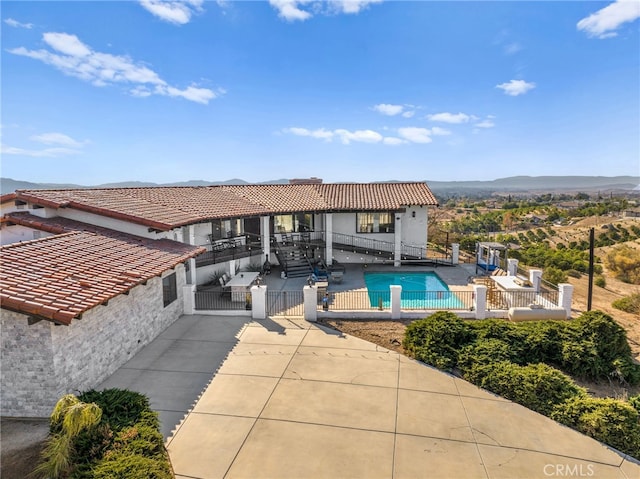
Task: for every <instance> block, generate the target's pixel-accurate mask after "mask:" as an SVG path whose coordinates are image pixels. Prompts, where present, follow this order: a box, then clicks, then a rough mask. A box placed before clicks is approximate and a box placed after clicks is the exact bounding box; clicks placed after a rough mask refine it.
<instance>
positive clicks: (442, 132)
mask: <svg viewBox="0 0 640 479" xmlns="http://www.w3.org/2000/svg"><path fill="white" fill-rule="evenodd" d="M431 134H432V135H436V136H447V135H450V134H451V132H450V131H449V130H447V129H445V128H440V127H439V126H434V127H433V128H431Z"/></svg>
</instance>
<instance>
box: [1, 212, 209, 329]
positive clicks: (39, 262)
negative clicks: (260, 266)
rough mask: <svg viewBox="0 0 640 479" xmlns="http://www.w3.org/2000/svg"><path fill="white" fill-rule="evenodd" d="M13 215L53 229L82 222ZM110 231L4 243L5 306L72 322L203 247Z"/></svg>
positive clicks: (66, 234) (84, 232) (2, 260)
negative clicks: (85, 312)
mask: <svg viewBox="0 0 640 479" xmlns="http://www.w3.org/2000/svg"><path fill="white" fill-rule="evenodd" d="M14 220H17V221H21V222H22V223H20V224H27V225H29V226H32V227H37V226H38V225H37V223H40V225H39V226H41V228H40V229H45V230H48V231H51V232H56V231H57V230H64V229H65V228H68V227H71V224H72V223H77V222H72V221H71V220H64V219H61V218H52V219H42V218H37V217H33V216H32V215H28V214H27V215H25V214H23V213H14V214H12V215H11V221H14ZM65 223H66V224H65ZM81 224H82V223H81ZM86 226H87V228H88V229H94V230H95V231H100V230H103V229H102V228H96V227H91V226H89V225H86ZM106 231H107V232H108V233H106V234H105V233H100V232H92V231H71V232H68V233H62V234H58V235H56V236H50V237H48V238H43V239H39V240H34V241H26V242H21V243H14V244H11V245H6V246H2V247H0V306H1V307H2V308H5V309H9V310H12V311H18V312H21V313H24V314H28V315H35V316H37V317H40V318H44V319H49V320H53V321H56V322H59V323H62V324H69V323H70V322H71V320H72V319H74V318H77V317H79V316H80V315H81V314H82V313H83V312H84V311H87V310H89V309H91V308H94V307H96V306H98V305H100V304H103V303H105V302H106V301H108V300H110V299H111V298H114V297H116V296H118V295H120V294H123V293H126V292H127V291H129V290H130V289H132V288H133V287H135V286H137V285H139V284H142V283H144V282H145V281H147V280H148V279H151V278H153V277H155V276H159V275H160V274H162V273H163V272H164V271H167V270H169V269H171V268H173V267H175V266H176V265H178V264H180V263H182V262H184V261H186V260H187V259H189V258H191V257H193V256H195V255H197V254H199V253H201V252H203V251H204V248H201V247H196V246H190V245H185V244H183V243H178V242H176V241H171V240H166V239H165V240H151V239H147V238H142V237H139V236H134V235H128V234H125V233H118V232H115V231H111V230H106Z"/></svg>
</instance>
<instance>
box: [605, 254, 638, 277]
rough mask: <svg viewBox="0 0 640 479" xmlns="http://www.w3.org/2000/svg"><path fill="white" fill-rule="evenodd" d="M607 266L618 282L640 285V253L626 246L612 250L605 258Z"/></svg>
mask: <svg viewBox="0 0 640 479" xmlns="http://www.w3.org/2000/svg"><path fill="white" fill-rule="evenodd" d="M606 262H607V266H608V267H609V269H610V270H611V271H612V272H613V273H614V274H615V275H616V278H618V279H619V280H620V281H624V282H625V283H631V284H640V251H639V250H637V249H634V248H632V247H631V246H628V245H620V246H616V247H615V248H613V249H612V250H611V251H610V252H609V254H608V255H607V257H606Z"/></svg>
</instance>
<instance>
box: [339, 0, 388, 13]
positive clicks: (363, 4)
mask: <svg viewBox="0 0 640 479" xmlns="http://www.w3.org/2000/svg"><path fill="white" fill-rule="evenodd" d="M381 2H382V0H329V2H328V3H329V5H331V6H333V7H334V8H335V9H337V10H338V11H340V12H342V13H360V12H361V11H362V10H364V9H366V8H367V7H368V6H369V5H370V4H372V3H381Z"/></svg>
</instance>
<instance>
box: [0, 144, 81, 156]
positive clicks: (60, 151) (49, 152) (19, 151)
mask: <svg viewBox="0 0 640 479" xmlns="http://www.w3.org/2000/svg"><path fill="white" fill-rule="evenodd" d="M0 153H2V154H3V155H20V156H31V157H34V158H58V157H60V156H67V155H77V154H79V153H81V151H80V150H74V149H72V148H45V149H44V150H26V149H24V148H15V147H13V146H5V145H0Z"/></svg>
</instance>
